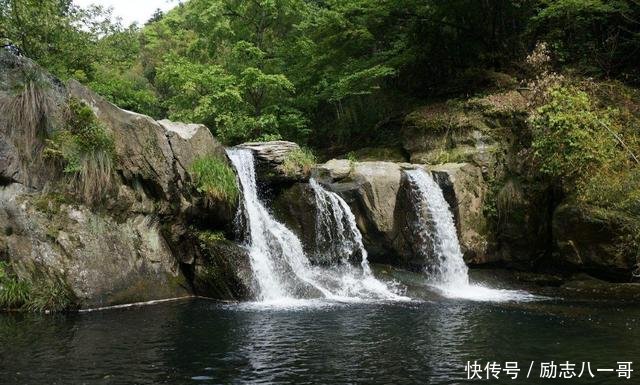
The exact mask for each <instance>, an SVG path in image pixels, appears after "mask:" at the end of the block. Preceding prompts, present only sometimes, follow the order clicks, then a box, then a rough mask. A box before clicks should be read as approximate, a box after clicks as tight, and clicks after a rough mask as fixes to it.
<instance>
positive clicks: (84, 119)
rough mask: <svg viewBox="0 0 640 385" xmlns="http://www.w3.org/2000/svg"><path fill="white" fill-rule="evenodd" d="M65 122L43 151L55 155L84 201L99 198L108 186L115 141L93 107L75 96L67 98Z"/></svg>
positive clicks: (53, 156) (48, 154) (94, 200)
mask: <svg viewBox="0 0 640 385" xmlns="http://www.w3.org/2000/svg"><path fill="white" fill-rule="evenodd" d="M65 123H66V124H65V126H64V127H63V128H62V129H60V130H57V131H56V132H55V133H54V134H53V136H52V138H51V139H50V140H48V143H47V148H46V150H45V154H46V155H47V156H48V157H51V158H54V159H58V160H59V161H60V162H61V163H62V165H63V172H64V173H65V174H67V175H69V176H70V177H71V178H72V180H73V182H74V185H75V187H76V191H77V192H78V193H80V194H81V195H82V197H83V199H84V201H85V202H87V203H89V204H91V203H95V202H97V201H99V200H101V199H102V198H103V197H104V194H105V192H106V191H107V190H108V189H109V187H110V186H111V182H112V178H113V165H114V161H115V144H114V141H113V138H112V136H111V135H110V133H109V132H108V131H107V130H106V129H105V127H104V126H103V125H102V124H100V122H99V121H98V119H97V118H96V116H95V114H94V113H93V110H91V108H90V107H89V106H87V105H86V104H84V103H83V102H81V101H79V100H77V99H74V98H72V99H70V100H69V104H68V111H67V113H66V116H65Z"/></svg>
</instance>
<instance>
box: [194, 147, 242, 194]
mask: <svg viewBox="0 0 640 385" xmlns="http://www.w3.org/2000/svg"><path fill="white" fill-rule="evenodd" d="M190 171H191V174H192V176H193V181H194V183H195V187H196V189H197V191H198V192H200V193H203V194H205V195H206V196H207V197H209V198H213V199H217V200H221V201H227V202H235V201H236V200H237V199H238V194H239V190H238V181H237V179H236V174H235V173H234V172H233V169H232V168H231V167H230V166H229V165H228V164H227V163H226V162H224V161H222V160H220V159H216V158H213V157H210V156H205V157H201V158H198V159H196V160H195V161H194V162H193V164H192V165H191V170H190Z"/></svg>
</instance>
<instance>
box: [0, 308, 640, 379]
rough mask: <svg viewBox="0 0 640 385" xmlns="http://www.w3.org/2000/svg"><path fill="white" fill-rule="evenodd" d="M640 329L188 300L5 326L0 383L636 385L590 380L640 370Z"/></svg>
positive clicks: (526, 314)
mask: <svg viewBox="0 0 640 385" xmlns="http://www.w3.org/2000/svg"><path fill="white" fill-rule="evenodd" d="M639 317H640V307H639V306H637V305H633V306H632V305H622V304H614V303H570V302H562V301H557V300H550V301H542V302H528V303H510V302H507V303H487V302H473V301H462V300H442V301H436V302H398V303H352V304H335V303H334V304H332V303H328V302H324V301H314V302H307V303H306V306H297V307H289V308H287V307H278V306H276V307H268V306H260V305H252V304H220V303H216V302H212V301H207V300H188V301H182V302H173V303H164V304H159V305H154V306H147V307H140V308H129V309H118V310H109V311H100V312H93V313H82V314H75V315H64V316H63V315H57V316H33V315H21V314H13V315H0V338H1V341H0V379H2V380H1V381H0V382H1V383H2V384H243V383H264V384H271V383H274V384H276V383H277V384H328V383H340V384H344V383H351V384H354V383H357V384H399V383H402V384H425V383H427V384H459V383H470V382H469V381H467V380H466V371H465V364H466V362H467V361H473V360H480V361H482V362H483V363H484V362H486V361H497V362H501V363H502V362H505V361H518V362H519V363H520V367H521V368H522V371H524V372H526V371H527V368H528V365H529V363H530V362H531V361H535V362H536V363H538V362H539V361H541V360H545V361H551V360H555V361H556V363H557V362H565V361H567V360H568V361H570V362H578V363H580V362H583V361H589V362H591V365H592V368H593V369H594V374H595V375H596V378H595V379H593V380H590V381H587V380H585V379H584V378H582V379H572V380H564V381H563V380H548V381H547V382H544V381H543V380H540V379H539V378H536V379H529V380H526V379H521V378H519V379H517V380H515V381H512V380H506V379H505V380H500V381H492V382H491V383H502V382H504V383H551V382H558V381H560V382H568V383H592V384H605V385H606V384H619V383H625V382H624V381H626V383H637V382H636V381H637V380H636V377H637V376H635V377H634V376H633V374H632V379H631V380H623V379H618V378H617V375H616V374H615V373H595V368H596V367H602V368H605V367H611V368H613V367H616V361H640V344H638V341H639V340H640V331H639V330H638V327H637V322H638V318H639ZM525 366H526V367H525ZM535 375H538V373H535ZM638 375H639V376H640V373H639V374H638ZM521 376H524V373H521ZM501 377H502V376H501ZM485 382H486V381H485ZM478 383H479V382H478Z"/></svg>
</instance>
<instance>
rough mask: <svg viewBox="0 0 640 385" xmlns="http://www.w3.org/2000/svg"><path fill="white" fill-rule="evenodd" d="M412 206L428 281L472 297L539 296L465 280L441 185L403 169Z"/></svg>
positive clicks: (451, 293) (509, 298) (427, 175)
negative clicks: (407, 180) (493, 287)
mask: <svg viewBox="0 0 640 385" xmlns="http://www.w3.org/2000/svg"><path fill="white" fill-rule="evenodd" d="M405 173H406V175H407V177H408V179H409V183H410V187H411V198H412V202H411V203H412V204H413V206H414V209H415V214H416V216H415V218H414V223H413V229H412V230H413V232H414V237H415V239H414V242H415V243H416V246H417V247H418V252H419V254H420V255H422V256H424V257H425V259H426V260H427V261H428V263H427V267H426V268H425V271H426V273H427V275H428V280H429V283H430V284H431V285H433V286H435V287H436V288H437V289H439V291H440V292H441V293H442V294H443V295H445V296H446V297H451V298H463V299H469V300H474V301H514V300H515V301H531V300H537V299H540V297H536V296H534V295H531V294H529V293H527V292H525V291H522V290H504V289H492V288H488V287H485V286H483V285H479V284H470V283H469V269H468V268H467V266H466V265H465V263H464V259H463V256H462V251H461V250H460V243H459V241H458V235H457V231H456V226H455V223H454V220H453V214H452V213H451V210H450V208H449V204H448V203H447V201H446V200H445V199H444V195H443V194H442V189H441V188H440V186H439V185H438V183H436V181H435V180H434V179H433V178H432V177H431V174H430V173H429V172H427V171H425V170H422V169H413V170H405Z"/></svg>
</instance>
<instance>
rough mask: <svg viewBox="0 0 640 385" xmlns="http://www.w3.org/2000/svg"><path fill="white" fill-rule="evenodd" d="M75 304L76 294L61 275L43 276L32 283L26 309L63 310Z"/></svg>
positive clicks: (36, 310) (38, 310)
mask: <svg viewBox="0 0 640 385" xmlns="http://www.w3.org/2000/svg"><path fill="white" fill-rule="evenodd" d="M74 305H75V296H74V294H73V292H72V291H71V289H70V288H69V286H68V285H67V283H66V282H65V281H64V280H63V279H62V278H61V277H59V276H52V277H49V276H43V277H41V278H39V279H36V283H35V284H33V285H32V287H31V292H30V296H29V300H28V301H27V302H26V303H25V305H24V309H25V310H28V311H32V312H40V313H42V312H47V311H50V312H61V311H65V310H70V309H72V308H73V307H74Z"/></svg>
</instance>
